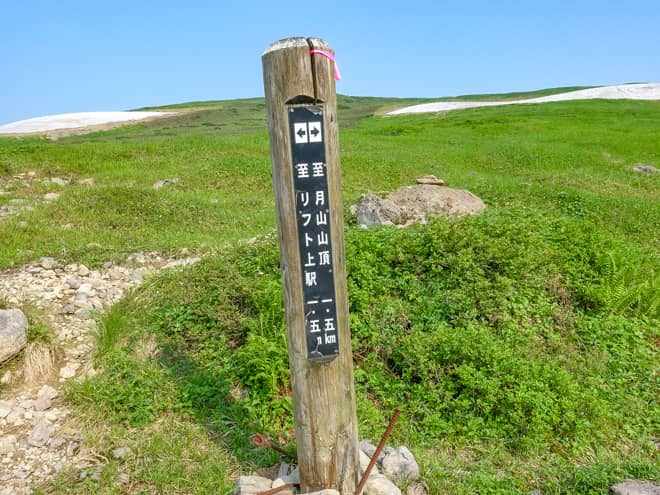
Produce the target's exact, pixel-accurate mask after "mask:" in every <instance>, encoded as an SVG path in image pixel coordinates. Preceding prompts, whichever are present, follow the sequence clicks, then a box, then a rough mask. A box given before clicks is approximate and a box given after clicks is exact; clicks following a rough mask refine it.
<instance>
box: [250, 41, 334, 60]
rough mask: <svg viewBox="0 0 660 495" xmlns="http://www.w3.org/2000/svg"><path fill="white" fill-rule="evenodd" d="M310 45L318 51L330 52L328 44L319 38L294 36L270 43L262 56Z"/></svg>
mask: <svg viewBox="0 0 660 495" xmlns="http://www.w3.org/2000/svg"><path fill="white" fill-rule="evenodd" d="M310 44H311V46H313V47H314V48H316V49H319V50H330V47H329V46H328V44H327V43H326V42H325V41H324V40H322V39H321V38H304V37H302V36H296V37H293V38H284V39H282V40H279V41H275V42H274V43H271V44H270V45H269V46H268V48H266V51H264V53H263V55H262V56H265V55H268V54H269V53H271V52H275V51H277V50H284V49H286V48H299V47H308V48H309V47H310Z"/></svg>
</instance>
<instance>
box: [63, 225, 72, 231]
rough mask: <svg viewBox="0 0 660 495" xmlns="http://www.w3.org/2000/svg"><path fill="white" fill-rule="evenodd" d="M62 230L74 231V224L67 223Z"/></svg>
mask: <svg viewBox="0 0 660 495" xmlns="http://www.w3.org/2000/svg"><path fill="white" fill-rule="evenodd" d="M62 229H64V230H72V229H73V224H72V223H65V224H64V225H62Z"/></svg>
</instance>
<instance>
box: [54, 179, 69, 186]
mask: <svg viewBox="0 0 660 495" xmlns="http://www.w3.org/2000/svg"><path fill="white" fill-rule="evenodd" d="M50 181H51V182H52V183H53V184H57V185H58V186H66V185H67V184H69V181H68V180H66V179H62V178H61V177H52V178H51V179H50Z"/></svg>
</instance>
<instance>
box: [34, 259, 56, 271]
mask: <svg viewBox="0 0 660 495" xmlns="http://www.w3.org/2000/svg"><path fill="white" fill-rule="evenodd" d="M39 265H40V266H41V268H43V269H44V270H52V269H53V268H57V267H58V266H59V263H58V262H57V260H56V259H55V258H49V257H45V258H41V260H39Z"/></svg>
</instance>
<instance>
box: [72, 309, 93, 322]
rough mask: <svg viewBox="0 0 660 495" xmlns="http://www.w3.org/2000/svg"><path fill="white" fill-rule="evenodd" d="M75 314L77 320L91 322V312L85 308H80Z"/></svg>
mask: <svg viewBox="0 0 660 495" xmlns="http://www.w3.org/2000/svg"><path fill="white" fill-rule="evenodd" d="M75 314H76V316H77V317H78V319H79V320H91V319H92V316H93V312H92V310H90V309H87V308H81V309H79V310H78V311H76V313H75Z"/></svg>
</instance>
